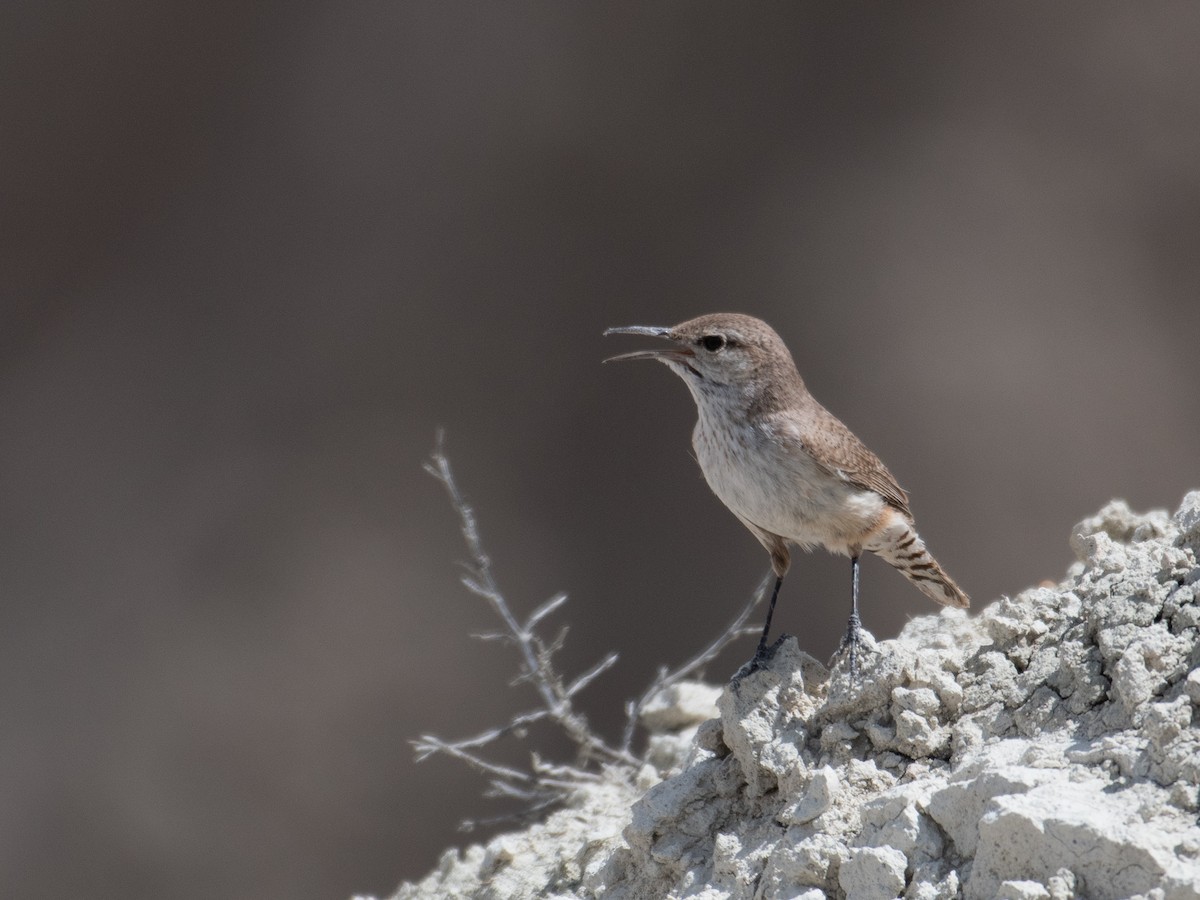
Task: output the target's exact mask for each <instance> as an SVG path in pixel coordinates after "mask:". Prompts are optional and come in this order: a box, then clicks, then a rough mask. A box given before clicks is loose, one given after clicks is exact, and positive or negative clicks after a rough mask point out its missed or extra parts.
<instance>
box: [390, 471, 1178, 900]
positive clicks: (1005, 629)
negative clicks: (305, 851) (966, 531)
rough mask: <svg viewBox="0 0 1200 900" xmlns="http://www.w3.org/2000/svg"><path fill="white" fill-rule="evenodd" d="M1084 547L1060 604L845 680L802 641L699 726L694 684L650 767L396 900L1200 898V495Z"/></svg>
mask: <svg viewBox="0 0 1200 900" xmlns="http://www.w3.org/2000/svg"><path fill="white" fill-rule="evenodd" d="M1071 546H1072V548H1073V549H1074V551H1075V553H1076V555H1077V557H1078V560H1079V561H1078V562H1077V563H1076V564H1075V565H1074V566H1072V568H1071V570H1070V572H1069V574H1068V578H1067V579H1066V580H1065V581H1064V582H1063V583H1062V584H1060V585H1058V586H1057V587H1037V588H1032V589H1030V590H1027V591H1025V592H1023V593H1022V594H1020V595H1018V596H1017V597H1013V598H1003V599H1001V600H999V601H997V602H996V603H993V604H992V605H991V606H989V607H987V608H986V609H984V610H983V611H982V613H980V614H979V615H977V616H975V617H971V618H968V617H967V616H966V615H965V614H963V613H962V612H959V611H956V610H947V611H944V612H942V613H941V615H937V616H927V617H924V618H919V619H914V620H913V621H911V622H910V623H909V624H908V625H907V626H906V627H905V629H904V631H903V632H902V633H901V634H900V635H899V637H897V638H896V640H893V641H884V642H882V643H880V644H878V645H877V646H876V645H870V647H869V652H866V653H864V654H862V661H861V665H862V672H861V674H860V676H859V678H858V679H857V680H856V681H855V682H854V683H853V684H852V683H850V682H849V681H848V679H847V677H846V675H845V673H844V672H842V671H837V672H835V673H834V675H833V678H832V680H830V673H829V671H828V670H826V668H825V666H823V665H822V664H821V663H820V662H818V661H817V660H815V659H813V658H812V657H810V656H808V655H807V654H805V653H803V652H802V651H801V650H800V649H799V648H798V647H797V645H796V643H795V641H794V640H792V639H787V640H785V641H783V642H781V643H780V644H779V645H777V647H776V649H775V653H774V656H773V658H772V659H771V661H770V664H769V665H768V666H767V667H766V668H764V669H762V670H760V671H757V672H754V673H752V674H749V675H744V676H742V677H739V678H735V679H734V680H733V681H732V682H731V683H730V684H729V685H727V686H726V687H725V689H724V690H723V691H721V692H720V695H719V700H718V701H717V708H716V709H714V710H711V711H710V713H709V714H710V715H712V716H713V718H711V719H709V720H708V721H705V722H703V723H701V724H699V725H697V724H695V723H696V720H697V719H698V718H700V717H701V716H703V715H704V713H703V711H701V712H700V713H699V714H698V713H697V710H698V709H701V708H702V707H703V705H704V703H703V702H702V701H701V702H698V701H697V697H700V698H703V697H704V694H703V689H702V687H701V686H696V689H695V690H694V691H680V692H677V694H676V695H675V697H674V698H664V700H663V701H662V702H661V703H660V704H658V705H657V706H656V709H655V713H654V718H653V721H652V722H651V724H650V726H649V727H652V728H655V729H657V731H656V732H655V733H654V734H653V736H652V739H651V750H650V752H649V754H648V755H647V760H648V762H647V764H646V766H645V767H644V768H643V769H642V770H641V771H640V772H638V773H636V774H632V773H629V772H624V773H622V772H612V773H610V776H609V777H608V778H606V779H602V780H601V781H600V782H599V783H597V785H595V786H594V787H591V788H587V789H581V790H580V791H579V793H578V795H577V797H576V798H575V800H574V802H573V803H572V804H571V805H570V806H569V808H566V809H563V810H561V811H559V812H557V813H555V814H553V815H551V816H549V817H548V818H547V819H546V820H545V821H544V822H542V823H539V824H537V825H534V826H532V827H530V828H529V829H527V830H526V831H523V832H520V833H516V834H509V835H503V836H501V837H497V838H495V839H494V840H492V841H491V842H490V843H489V844H488V845H487V846H486V847H481V846H476V847H471V848H469V849H467V850H466V851H463V852H462V853H459V852H458V851H448V852H447V853H446V854H445V855H444V856H443V858H442V860H441V862H440V864H439V866H438V867H437V869H436V870H435V871H434V872H432V873H431V874H430V875H429V876H427V877H426V878H425V879H424V880H423V881H421V882H420V883H419V884H406V885H403V886H402V887H401V888H400V890H399V893H398V894H396V900H416V898H434V897H436V898H455V897H480V898H516V897H547V898H563V900H565V898H608V900H635V898H638V900H640V898H657V897H670V898H684V897H689V898H703V900H716V898H804V900H817V898H824V897H846V898H850V900H874V898H879V900H886V898H893V897H901V896H903V897H911V898H922V900H934V898H953V897H964V898H967V900H977V898H978V900H982V898H987V900H992V898H1014V900H1015V898H1029V900H1033V898H1046V900H1048V898H1055V900H1062V898H1070V897H1079V898H1092V900H1107V898H1132V897H1143V898H1148V900H1149V898H1155V900H1182V898H1200V827H1198V825H1197V810H1198V809H1200V715H1197V714H1196V707H1197V705H1200V642H1198V640H1197V630H1198V627H1200V598H1198V594H1200V566H1198V565H1197V555H1198V554H1200V492H1193V493H1191V494H1189V495H1188V496H1187V497H1185V498H1184V502H1183V505H1182V507H1181V508H1180V510H1179V511H1178V512H1177V513H1176V514H1175V515H1174V517H1171V516H1169V515H1168V514H1166V513H1163V512H1154V513H1150V514H1148V515H1135V514H1133V513H1131V512H1130V510H1129V508H1128V507H1127V506H1126V505H1125V504H1124V503H1121V502H1114V503H1111V504H1109V505H1108V506H1106V507H1105V508H1104V509H1103V510H1101V511H1100V513H1099V514H1098V515H1096V516H1093V517H1092V518H1089V519H1086V520H1084V521H1083V522H1081V523H1080V524H1079V525H1078V526H1076V528H1075V529H1074V533H1073V534H1072V535H1071ZM677 705H679V707H680V708H679V709H676V708H675V707H676V706H677ZM685 706H686V708H685ZM668 729H676V730H674V731H671V730H668Z"/></svg>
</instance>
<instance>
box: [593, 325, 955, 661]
mask: <svg viewBox="0 0 1200 900" xmlns="http://www.w3.org/2000/svg"><path fill="white" fill-rule="evenodd" d="M604 333H605V334H606V335H608V334H642V335H649V336H651V337H660V338H666V339H667V340H668V341H670V342H671V344H672V346H671V347H668V348H665V349H656V350H639V351H637V352H635V353H625V354H622V355H621V356H614V357H612V358H611V359H608V360H605V362H613V361H616V360H622V359H653V360H657V361H658V362H661V363H665V364H666V365H667V367H668V368H669V369H670V370H671V371H672V372H674V373H675V374H676V375H678V376H679V377H680V378H682V379H683V381H684V383H685V384H687V386H688V389H689V390H690V391H691V392H692V397H693V399H695V401H696V410H697V412H698V413H699V416H698V418H697V421H696V427H695V430H694V431H693V432H692V447H693V448H694V449H695V451H696V459H697V460H698V461H699V463H700V469H701V471H702V472H703V473H704V480H705V481H707V482H708V486H709V487H710V488H712V490H713V493H715V494H716V495H717V496H718V497H719V498H720V499H721V502H722V503H724V504H725V505H726V506H727V507H729V509H730V511H731V512H732V513H733V514H734V515H735V516H737V517H738V519H739V520H740V521H741V523H742V524H743V525H745V526H746V527H747V528H748V529H750V532H751V533H752V534H753V535H754V536H755V537H756V538H758V540H759V541H760V542H761V543H762V545H763V546H764V547H765V548H766V549H767V552H768V553H770V554H771V567H772V569H773V570H774V573H775V589H774V591H773V592H772V594H771V603H770V606H769V608H768V609H767V621H766V625H765V626H764V627H763V633H762V639H761V640H760V641H759V643H758V651H757V652H756V653H755V656H754V659H755V662H756V663H760V662H761V661H762V660H763V658H764V655H765V653H766V649H767V635H768V633H769V632H770V630H771V616H772V614H773V613H774V612H775V601H776V600H777V599H778V597H779V588H780V585H782V584H783V576H784V575H785V574H786V573H787V570H788V566H789V565H790V564H791V553H790V551H789V550H788V545H789V544H797V545H799V546H800V547H802V548H804V549H805V550H811V549H812V548H813V547H816V546H822V547H824V548H825V549H826V550H828V551H829V552H831V553H840V554H842V555H845V556H849V557H850V564H851V590H850V604H851V605H850V621H849V625H848V627H847V630H846V636H845V638H844V639H843V640H842V645H841V647H840V648H839V651H838V652H839V653H841V652H842V651H843V650H846V649H848V650H849V661H850V671H851V673H853V672H854V671H855V668H856V659H857V649H858V644H859V640H860V632H861V628H862V626H861V622H860V620H859V617H858V558H859V555H860V554H861V553H862V552H863V551H864V550H870V551H871V552H872V553H875V554H877V555H879V556H880V557H882V558H883V559H884V560H886V561H887V562H888V563H890V564H891V565H892V566H894V567H895V568H896V569H898V570H899V571H900V573H901V574H902V575H904V577H905V578H907V579H908V580H909V581H911V582H912V583H913V584H914V585H916V586H917V588H918V589H920V591H921V592H922V593H924V594H925V595H926V596H927V597H929V598H930V599H931V600H933V601H934V602H936V603H940V604H942V605H943V606H957V607H966V606H969V605H970V599H969V598H968V597H967V595H966V594H965V593H963V591H962V590H961V589H960V588H959V587H958V585H956V584H955V583H954V582H953V581H952V580H951V579H950V576H949V575H947V574H946V573H945V572H944V571H943V570H942V567H941V566H940V565H938V563H937V561H936V560H935V559H934V558H933V557H932V556H931V555H930V554H929V551H928V550H926V549H925V543H924V542H923V541H922V540H921V538H920V537H918V536H917V532H916V530H915V529H914V528H913V518H912V512H911V511H910V510H909V508H908V495H907V494H905V493H904V491H903V490H902V489H901V488H900V485H898V484H897V483H896V479H895V478H893V477H892V474H891V472H889V471H888V470H887V469H886V468H885V467H884V465H883V463H882V462H880V460H879V457H877V456H876V455H875V454H874V453H872V452H871V451H870V450H868V449H867V448H866V446H865V445H864V444H863V442H862V441H860V440H859V439H858V438H856V437H855V436H854V434H853V433H852V432H851V431H850V429H849V428H847V427H846V426H845V425H843V424H842V423H841V421H839V420H838V419H837V418H836V417H834V415H833V414H832V413H830V412H829V411H828V410H826V409H825V407H823V406H822V405H821V404H820V403H818V402H817V401H816V399H815V398H814V397H813V395H812V394H810V393H809V392H808V388H806V387H805V386H804V382H803V381H802V380H801V378H800V373H799V372H797V371H796V364H795V362H793V361H792V355H791V354H790V353H789V352H788V349H787V347H786V346H784V343H783V341H782V340H781V339H780V337H779V335H778V334H776V333H775V330H774V329H773V328H771V326H770V325H768V324H767V323H766V322H763V321H761V320H759V319H755V318H753V317H751V316H744V315H739V314H736V313H715V314H713V315H707V316H700V317H699V318H697V319H692V320H690V321H688V322H684V323H683V324H681V325H676V326H674V327H673V328H654V327H649V326H645V325H634V326H631V327H628V328H610V329H608V330H607V331H605V332H604Z"/></svg>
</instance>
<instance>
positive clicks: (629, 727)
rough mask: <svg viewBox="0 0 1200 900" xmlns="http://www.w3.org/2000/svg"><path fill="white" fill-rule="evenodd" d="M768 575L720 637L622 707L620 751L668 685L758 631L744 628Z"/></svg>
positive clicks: (628, 744)
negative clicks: (622, 725) (653, 699)
mask: <svg viewBox="0 0 1200 900" xmlns="http://www.w3.org/2000/svg"><path fill="white" fill-rule="evenodd" d="M771 577H772V576H771V575H770V574H767V575H765V576H763V580H762V581H761V582H759V585H758V587H757V588H756V589H755V591H754V593H753V594H752V595H751V596H750V600H749V602H747V603H746V605H745V606H744V607H743V608H742V611H741V612H740V613H738V614H737V617H736V618H735V619H734V620H733V621H732V622H730V623H729V626H728V627H727V628H726V629H725V630H724V631H723V632H721V634H719V635H718V636H717V637H716V639H715V640H713V642H712V643H711V644H709V645H708V646H707V647H705V648H704V649H703V650H701V651H700V652H699V653H697V654H696V655H695V656H693V657H692V658H691V659H689V660H688V661H687V662H685V663H684V664H683V665H681V666H679V668H677V669H673V670H671V669H668V668H667V667H666V666H663V667H662V668H661V669H659V670H658V676H657V677H656V678H655V679H654V681H653V683H652V684H651V685H650V686H649V687H648V688H646V691H645V692H644V693H643V694H642V696H641V697H639V698H638V699H637V700H630V701H629V702H628V703H626V704H625V731H624V733H623V734H622V735H621V749H622V750H624V751H625V752H626V753H628V752H630V747H631V746H632V745H633V735H634V732H635V731H636V730H637V723H638V717H639V716H641V714H642V710H643V709H645V708H646V704H647V703H649V702H650V700H651V699H652V698H653V697H654V696H655V695H657V694H659V693H660V692H662V691H664V690H666V689H667V688H669V687H670V686H671V685H673V684H675V683H677V682H679V681H682V680H683V679H685V678H687V677H688V676H690V675H693V674H695V673H696V672H698V671H699V670H700V669H702V668H704V667H705V666H706V665H708V664H709V663H710V662H712V661H713V660H714V659H716V657H717V655H718V654H719V653H720V652H721V651H722V650H724V649H725V648H726V647H728V646H729V645H730V644H731V643H733V642H734V641H736V640H737V639H738V638H740V637H745V636H746V635H748V634H755V633H756V632H757V630H758V629H756V628H747V627H746V621H747V620H748V619H749V618H750V613H752V612H753V611H754V608H755V607H756V606H758V604H760V603H762V601H763V600H764V599H765V598H766V596H767V587H768V586H769V585H770V583H771Z"/></svg>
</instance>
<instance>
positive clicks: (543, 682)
mask: <svg viewBox="0 0 1200 900" xmlns="http://www.w3.org/2000/svg"><path fill="white" fill-rule="evenodd" d="M425 471H427V472H429V474H431V475H432V476H433V477H434V478H436V479H437V480H438V481H440V482H441V483H442V486H443V487H444V488H445V489H446V493H447V494H448V495H449V497H450V503H451V505H452V506H453V507H454V510H455V512H457V513H458V518H459V523H460V528H461V530H462V535H463V540H464V541H465V542H466V545H467V552H468V554H469V555H470V559H469V561H468V562H467V563H466V564H465V568H466V572H465V573H464V575H463V576H462V583H463V585H464V586H466V588H467V590H469V591H471V592H472V593H473V594H475V595H477V596H479V597H482V598H483V599H484V600H485V601H486V602H487V603H488V605H489V606H490V607H491V608H492V610H493V612H495V613H496V615H497V616H498V617H499V618H500V621H501V622H502V623H503V625H504V628H503V630H502V631H500V632H489V633H485V634H482V635H478V637H480V638H482V639H483V640H493V641H494V640H500V641H507V642H509V643H511V644H513V645H514V646H515V647H516V648H517V651H518V653H519V654H520V659H521V665H520V669H519V671H518V673H517V676H516V678H515V679H514V682H513V683H514V684H520V683H523V682H527V683H529V684H530V685H532V686H533V688H534V690H535V691H537V694H538V696H539V698H540V700H541V705H540V707H539V708H538V709H535V710H532V711H530V712H526V713H521V714H519V715H517V716H514V717H513V718H512V719H511V720H510V721H509V722H508V723H507V724H505V725H503V726H500V727H498V728H492V729H489V730H487V731H484V732H481V733H480V734H477V735H475V736H474V737H469V738H465V739H462V740H458V741H445V740H442V739H441V738H437V737H433V736H429V735H426V736H423V737H422V738H421V739H420V740H419V741H416V742H414V746H415V748H416V752H417V759H418V760H422V759H425V758H427V757H428V756H430V755H431V754H433V753H444V754H447V755H449V756H453V757H455V758H457V759H460V760H462V761H463V762H466V763H467V764H468V765H470V766H472V767H473V768H475V769H478V770H479V771H482V772H485V773H487V774H490V775H493V776H495V780H494V781H493V783H492V790H493V792H497V793H499V794H502V795H503V796H514V797H520V798H521V799H524V800H530V799H534V800H538V801H539V802H540V801H543V800H548V799H550V795H554V796H556V797H558V798H559V799H561V798H562V792H563V790H565V787H564V783H560V782H562V781H563V779H561V778H556V777H551V775H550V772H551V770H549V769H547V770H545V771H541V772H539V771H538V769H537V768H536V766H535V768H534V771H533V772H519V771H518V770H515V769H511V768H509V767H507V766H499V765H497V764H495V763H491V762H488V761H487V760H485V759H484V758H483V757H481V756H480V755H479V754H477V753H476V752H474V751H476V750H477V749H478V748H481V747H485V746H487V745H488V744H490V743H492V742H493V741H496V740H498V739H499V738H501V737H504V736H506V735H509V734H513V733H520V732H521V731H522V730H523V729H524V728H525V727H526V726H527V725H531V724H533V723H534V722H540V721H551V722H554V723H555V724H556V725H558V726H559V727H560V728H561V729H562V730H563V731H564V732H565V733H566V735H567V736H568V737H569V738H570V739H571V741H572V742H573V743H574V744H575V746H576V748H577V751H578V755H579V760H580V762H581V763H582V764H583V765H584V766H586V765H588V764H589V763H590V762H592V761H593V760H594V761H598V762H602V763H610V764H617V765H623V766H633V765H636V764H637V762H638V761H637V760H636V759H635V758H634V757H633V756H632V755H631V754H630V753H629V752H628V751H627V750H623V749H618V748H615V747H612V746H610V745H609V744H608V743H607V742H606V741H604V739H603V738H601V737H600V736H599V735H597V734H596V733H595V732H594V731H592V730H591V728H590V727H589V726H588V723H587V720H586V719H585V718H584V716H583V715H582V713H580V712H579V711H578V710H577V709H576V708H575V706H574V704H573V698H574V697H575V696H576V695H577V694H578V693H579V692H580V691H582V690H583V689H584V688H586V687H587V686H588V685H589V684H591V683H592V682H593V681H594V680H595V679H596V678H597V677H599V676H600V675H601V674H602V673H604V672H605V671H607V670H608V669H609V668H611V667H612V666H613V665H614V664H615V663H616V661H617V654H615V653H610V654H609V655H607V656H606V657H604V658H603V659H602V660H600V662H598V663H596V664H595V665H594V666H592V668H590V669H588V670H587V671H586V672H584V673H583V674H582V675H579V676H577V677H576V678H575V679H573V680H572V681H571V682H569V683H566V682H565V681H564V679H563V677H562V676H561V675H560V674H559V673H558V672H557V670H556V669H555V668H554V663H553V657H554V654H555V652H557V651H558V649H559V648H560V647H561V646H562V642H563V640H564V639H565V637H566V628H563V629H561V630H560V631H559V632H558V634H557V635H555V637H554V638H553V639H552V640H546V639H545V638H543V637H542V636H541V635H539V634H538V633H537V631H536V628H537V627H538V626H539V625H540V624H542V623H543V621H544V620H545V619H546V618H547V617H548V616H550V615H551V614H552V613H554V612H555V611H557V610H558V609H559V608H560V607H562V605H563V604H564V603H566V600H567V597H566V595H565V594H557V595H555V596H554V597H551V598H550V599H549V600H547V601H546V602H545V603H543V604H541V605H540V606H538V607H537V608H536V609H535V610H534V611H533V612H531V613H530V614H529V616H528V617H527V618H526V619H525V621H524V622H521V621H518V619H517V617H516V616H515V615H514V614H513V612H512V610H511V608H510V607H509V605H508V601H507V600H506V599H505V597H504V594H503V593H502V592H501V590H500V587H499V585H498V584H497V582H496V578H495V576H494V574H493V572H492V561H491V558H490V557H489V556H488V555H487V553H486V552H485V551H484V549H483V542H482V540H481V538H480V536H479V526H478V523H477V522H476V520H475V513H474V511H473V510H472V509H471V507H470V505H468V503H467V502H466V499H465V498H464V497H463V495H462V492H461V491H460V490H459V488H458V484H457V482H456V481H455V480H454V473H453V472H452V471H451V469H450V461H449V460H448V459H447V457H446V454H445V452H444V450H443V436H442V434H441V433H440V432H439V433H438V437H437V445H436V447H435V448H434V451H433V453H432V455H431V456H430V459H429V461H428V462H427V463H426V464H425ZM542 765H544V764H542ZM553 771H554V772H559V771H560V769H557V768H556V769H554V770H553ZM561 771H562V772H567V773H569V776H568V777H567V778H566V781H568V782H569V781H571V780H572V779H574V781H575V783H578V782H579V781H580V780H581V779H582V775H583V774H584V773H585V771H586V770H585V769H583V768H570V767H565V768H561Z"/></svg>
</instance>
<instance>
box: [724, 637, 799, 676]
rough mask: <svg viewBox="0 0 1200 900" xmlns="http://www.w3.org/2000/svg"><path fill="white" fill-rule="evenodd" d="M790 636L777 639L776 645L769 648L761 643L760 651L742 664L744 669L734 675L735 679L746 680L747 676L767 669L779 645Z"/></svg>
mask: <svg viewBox="0 0 1200 900" xmlns="http://www.w3.org/2000/svg"><path fill="white" fill-rule="evenodd" d="M787 637H788V636H787V635H786V634H785V635H781V636H780V637H779V638H777V639H776V641H775V643H773V644H771V645H770V646H767V645H766V643H764V642H762V641H760V642H759V644H758V649H757V650H756V651H754V656H752V657H750V659H749V660H748V661H747V662H745V663H743V664H742V667H741V668H740V669H738V670H737V672H736V673H735V674H734V676H733V677H734V678H745V677H746V676H747V675H752V674H754V673H755V672H758V671H759V670H761V669H765V668H766V667H767V665H768V664H769V663H770V662H771V660H772V659H773V658H774V657H775V651H776V650H778V649H779V645H780V644H782V643H783V642H784V640H785V639H786V638H787Z"/></svg>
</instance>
